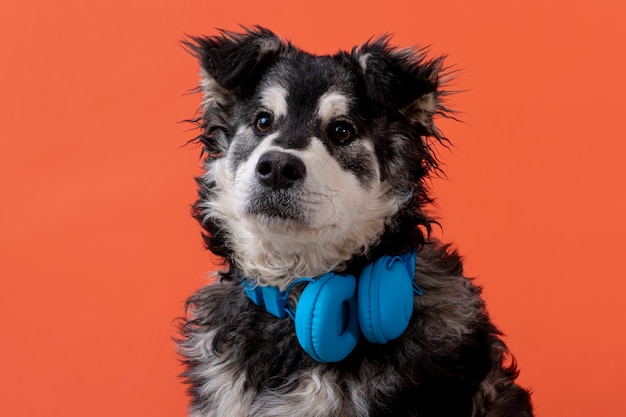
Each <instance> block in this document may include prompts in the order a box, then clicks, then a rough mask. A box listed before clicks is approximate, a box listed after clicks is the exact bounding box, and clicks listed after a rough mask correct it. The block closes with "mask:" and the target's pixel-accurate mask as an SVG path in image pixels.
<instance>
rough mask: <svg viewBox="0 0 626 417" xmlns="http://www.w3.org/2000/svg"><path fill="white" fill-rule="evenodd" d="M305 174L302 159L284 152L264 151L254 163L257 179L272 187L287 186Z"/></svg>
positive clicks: (299, 179) (290, 185)
mask: <svg viewBox="0 0 626 417" xmlns="http://www.w3.org/2000/svg"><path fill="white" fill-rule="evenodd" d="M305 175H306V167H305V166H304V162H303V161H302V159H300V158H298V157H297V156H295V155H291V154H289V153H285V152H279V151H271V152H266V153H264V154H263V155H261V157H260V158H259V162H257V164H256V176H257V178H258V179H259V181H260V182H261V183H263V184H265V185H267V186H270V187H272V188H289V187H292V186H293V185H294V184H296V183H297V182H298V181H301V180H302V179H303V178H304V176H305Z"/></svg>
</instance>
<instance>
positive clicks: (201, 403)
mask: <svg viewBox="0 0 626 417" xmlns="http://www.w3.org/2000/svg"><path fill="white" fill-rule="evenodd" d="M186 45H187V47H188V48H189V49H190V50H191V51H192V52H193V53H194V54H195V56H197V57H198V59H199V61H200V64H201V66H202V68H203V70H204V71H205V72H206V73H207V74H208V75H209V76H210V77H212V78H213V79H214V80H215V82H216V83H217V85H218V87H216V88H219V89H221V91H220V94H221V95H220V97H219V100H217V101H215V102H211V103H209V104H207V105H206V106H205V107H204V108H203V113H202V116H201V117H200V118H199V120H198V123H199V124H200V126H201V129H202V134H201V135H200V136H199V141H200V142H201V143H202V144H203V147H204V153H205V155H206V158H207V161H212V160H217V159H219V158H222V157H223V156H224V155H225V154H227V153H228V152H235V151H236V152H239V153H240V155H238V156H237V157H236V159H239V158H240V159H241V160H245V159H246V158H247V157H248V156H249V155H250V153H251V152H252V149H247V150H246V149H238V150H233V149H230V143H232V140H233V135H234V134H235V132H234V126H236V124H237V123H238V122H239V121H235V119H237V118H238V117H249V116H248V114H249V111H247V110H246V105H247V104H246V103H251V100H254V97H255V94H256V93H257V91H258V90H257V87H258V84H259V83H263V82H264V80H265V79H267V78H268V77H269V78H271V77H272V76H276V77H281V79H284V80H285V83H287V84H288V90H289V91H298V92H300V93H301V95H297V94H294V95H293V96H290V97H289V100H292V101H291V102H289V107H290V108H295V109H298V111H297V112H296V113H297V114H300V115H302V117H303V118H302V119H301V120H289V121H288V122H289V123H293V125H292V126H291V127H285V130H286V131H288V132H290V133H289V134H290V135H291V136H289V135H285V137H291V138H293V139H292V140H291V141H290V142H285V143H282V144H281V146H283V147H285V148H289V147H299V146H300V147H304V146H306V144H305V143H304V142H302V141H306V140H307V138H308V137H310V136H312V135H321V133H320V131H321V130H320V129H321V127H320V126H316V125H314V124H311V122H310V121H309V120H307V119H306V118H305V116H306V115H307V114H309V113H310V112H311V110H310V109H309V108H308V107H307V106H310V105H311V103H313V102H315V100H310V101H303V100H301V99H299V97H303V96H307V97H314V98H316V97H319V94H320V92H321V91H324V90H325V88H329V87H331V85H342V86H344V87H345V89H346V90H350V91H351V92H352V93H353V94H354V96H355V97H356V100H354V102H353V103H352V104H351V106H353V108H352V109H351V114H354V115H356V116H355V118H354V120H352V122H353V123H354V126H355V129H356V130H357V131H358V132H359V133H360V134H363V135H366V136H367V137H372V138H375V139H374V140H373V144H374V147H375V151H376V152H375V153H376V155H377V158H378V160H377V161H370V162H368V161H363V162H362V163H361V164H360V165H359V163H356V162H355V161H354V160H353V159H351V158H350V156H349V154H345V156H344V157H343V158H345V159H344V160H343V161H342V159H341V158H342V156H341V155H342V152H344V151H342V149H340V147H339V146H337V145H334V144H333V143H332V142H330V141H329V142H327V143H326V144H325V146H327V148H328V150H329V152H333V153H334V154H335V155H338V156H337V160H338V161H340V164H341V165H342V167H343V168H344V169H345V170H347V171H351V172H353V173H354V175H355V176H357V177H359V178H367V175H368V174H369V173H370V172H371V167H372V164H374V163H377V164H378V166H379V167H380V172H381V176H382V179H383V180H385V181H388V182H389V183H390V184H392V191H391V193H393V194H394V195H406V196H408V198H407V199H406V201H405V204H404V205H403V206H402V207H400V210H399V211H398V212H397V213H396V214H395V215H394V216H393V218H390V219H388V221H387V223H386V224H387V226H386V228H385V230H384V232H383V233H382V235H381V236H380V237H379V239H378V240H377V241H376V244H374V245H373V246H372V247H370V248H368V250H367V251H366V252H365V254H356V255H354V256H353V257H351V258H350V259H346V260H345V261H346V265H345V269H346V270H347V271H349V272H353V273H355V274H356V273H358V271H359V270H360V269H362V267H363V265H365V264H366V263H368V262H370V261H371V259H375V258H377V257H379V256H381V255H382V254H395V253H400V252H404V251H406V250H408V249H410V248H415V247H417V248H418V255H417V266H416V277H415V281H416V283H417V284H418V285H419V286H420V287H421V288H422V289H423V295H421V296H419V297H415V311H414V313H413V317H412V319H411V321H410V324H409V328H408V329H407V331H406V332H404V333H403V335H402V336H401V337H400V338H399V339H397V340H394V341H392V342H390V343H387V344H385V345H378V344H373V343H369V342H367V341H366V340H364V339H361V341H360V342H359V344H358V345H357V348H356V349H355V350H354V351H353V352H352V353H351V354H350V355H349V356H348V357H347V358H346V359H345V360H343V361H341V362H338V363H331V364H320V363H318V362H315V361H314V360H313V359H311V358H310V357H309V356H308V355H307V354H306V353H305V352H304V351H303V350H302V349H301V348H300V346H299V344H298V342H297V340H296V336H295V333H294V325H293V323H292V322H291V321H290V319H283V320H280V319H277V318H276V317H274V316H272V315H270V314H268V313H267V312H266V311H265V310H264V309H262V308H258V307H256V306H254V305H253V304H252V303H251V302H250V300H248V298H247V297H246V296H245V295H244V293H243V291H242V290H241V285H240V284H241V280H242V277H241V275H242V274H241V271H240V270H239V268H238V266H237V265H238V263H237V260H238V256H239V254H238V253H237V252H236V249H235V248H234V246H233V245H232V244H231V243H230V242H231V236H229V235H228V233H229V230H230V229H229V228H228V227H226V225H225V224H224V220H223V219H220V218H219V217H218V216H208V217H207V215H206V213H205V212H204V211H203V204H204V203H205V202H207V201H214V200H215V199H216V193H217V192H218V191H217V189H216V184H215V183H214V182H210V181H208V182H207V179H206V178H198V179H197V182H198V185H199V200H198V202H197V203H196V205H195V206H194V215H195V217H196V218H197V219H198V220H199V221H200V222H201V224H202V226H203V227H204V229H205V235H204V239H205V242H206V245H207V247H208V249H209V250H211V251H212V252H213V253H214V254H215V255H217V256H218V257H220V258H221V259H223V260H224V264H225V269H224V270H223V271H221V272H220V273H219V280H218V282H216V283H214V284H211V285H208V286H206V287H204V288H201V289H200V290H199V291H198V292H197V293H196V294H194V295H193V296H192V297H190V298H189V300H188V302H187V308H188V311H189V317H188V318H187V319H185V321H184V323H183V324H182V326H181V333H182V338H181V339H180V340H179V343H180V347H181V354H182V355H183V357H184V359H183V360H184V363H185V364H186V372H185V374H184V377H185V379H186V382H187V383H188V384H189V392H190V394H191V408H190V410H191V411H190V412H191V414H192V415H193V416H210V415H214V414H213V413H214V412H215V411H214V410H216V409H218V408H219V406H220V404H219V401H223V400H224V398H231V396H232V398H239V397H241V398H242V400H241V402H245V401H250V402H251V403H252V404H256V405H255V406H254V407H251V408H250V411H249V413H250V414H243V415H255V416H269V415H283V414H272V412H275V413H278V412H279V411H278V410H280V408H274V411H272V410H264V409H263V406H262V405H258V404H257V403H255V401H256V402H263V399H264V398H269V396H270V395H275V396H278V397H280V396H281V395H283V396H287V395H290V394H293V393H294V392H297V391H298V390H299V389H302V387H301V386H300V381H301V380H306V378H308V377H309V376H310V375H320V376H321V377H322V378H327V379H325V380H328V381H333V383H334V384H336V391H337V392H339V393H340V395H339V396H338V397H337V398H335V399H334V403H333V404H330V403H329V404H328V410H329V411H328V412H326V413H324V412H320V413H319V414H310V410H308V409H305V408H304V407H305V406H304V405H302V408H299V407H298V403H297V402H295V403H294V407H293V409H291V410H290V412H289V414H285V415H293V416H300V415H305V416H309V415H319V416H365V415H367V416H394V417H403V416H406V417H408V416H415V417H417V416H419V417H435V416H442V417H443V416H446V417H451V416H458V417H462V416H467V417H470V416H475V417H481V416H482V417H500V416H502V417H504V416H511V417H513V416H515V417H530V416H532V408H531V404H530V398H529V394H528V392H527V391H526V390H524V389H522V388H520V387H519V386H518V385H516V384H515V379H516V378H517V375H518V371H517V367H516V363H515V360H514V359H512V357H511V356H510V354H509V353H508V350H507V348H506V346H505V344H504V343H503V341H502V340H501V333H500V332H499V331H498V329H496V327H495V326H494V325H493V324H492V323H491V321H490V319H489V316H488V314H487V311H486V310H485V305H484V302H483V301H482V299H481V297H480V293H481V289H480V288H479V287H477V286H476V285H474V284H473V283H472V282H471V280H469V279H467V278H465V277H464V276H463V268H462V260H461V258H460V256H459V255H458V254H457V253H456V251H454V250H451V249H450V248H449V246H447V245H442V244H440V243H439V242H437V241H436V240H434V239H432V238H431V237H430V231H431V225H432V224H433V222H434V221H433V220H432V219H431V217H430V216H429V215H428V213H427V211H426V209H427V206H428V205H429V204H430V203H432V198H431V197H430V195H429V193H428V188H427V185H426V182H427V179H428V177H429V176H430V175H432V174H433V173H435V172H436V171H437V170H438V169H439V166H438V161H437V159H436V157H435V156H434V153H433V149H432V148H431V143H430V142H429V138H434V139H435V140H436V141H445V140H446V139H445V138H444V137H443V136H442V134H441V133H440V132H439V131H438V130H437V128H436V127H435V125H434V124H433V122H432V118H433V116H435V115H436V114H443V115H445V114H446V113H447V112H448V109H447V108H446V107H445V106H444V105H443V104H442V101H443V96H444V95H445V93H444V92H443V91H442V89H441V84H442V72H443V71H444V69H443V59H442V58H436V59H433V60H428V59H426V58H425V54H424V51H422V50H397V49H394V48H392V47H391V46H390V45H389V37H384V38H381V39H379V40H376V41H373V42H369V43H367V44H365V45H363V46H361V47H360V48H355V49H354V50H352V51H351V52H340V53H338V54H336V55H333V56H322V57H316V56H313V55H309V54H306V53H304V52H302V51H301V50H299V49H297V48H296V47H294V46H292V45H291V44H289V43H286V42H283V41H280V40H279V39H278V38H277V37H276V36H275V35H274V34H273V33H271V32H270V31H268V30H267V29H263V28H255V29H249V30H246V31H245V33H243V34H233V33H230V32H222V33H221V35H220V36H216V37H201V38H193V39H191V40H189V41H188V42H187V43H186ZM364 56H367V61H366V63H367V70H366V71H365V72H364V71H363V67H362V65H361V63H360V60H363V59H364V58H363V57H364ZM428 94H431V95H433V97H434V98H435V99H436V100H437V101H438V106H437V108H436V109H435V110H433V109H429V108H425V107H424V106H420V105H418V104H416V103H418V102H419V100H420V99H421V98H423V97H425V96H426V95H428ZM250 111H252V109H251V110H250ZM242 115H245V116H242ZM285 123H287V122H285ZM294 126H299V128H295V127H294ZM289 129H291V130H289ZM284 140H286V139H284ZM298 141H300V142H298ZM233 148H235V147H233ZM370 181H371V180H370ZM298 290H300V288H296V291H295V293H296V294H295V295H296V296H297V293H298ZM207 335H211V336H210V337H209V336H207ZM203 341H206V342H207V343H208V345H205V344H203ZM212 367H215V368H216V369H217V368H219V369H222V370H223V371H224V372H227V373H229V375H233V378H241V381H243V382H242V384H241V385H237V386H236V387H235V385H233V387H231V388H223V387H221V388H222V389H225V390H226V391H225V392H226V394H224V392H222V391H220V392H219V393H218V392H217V391H218V388H217V387H215V386H214V385H212V383H211V381H210V380H209V378H211V377H212V376H211V375H212V374H211V372H208V371H207V369H213V368H212ZM213 377H214V376H213ZM233 383H234V382H233ZM207 387H212V388H213V390H209V391H208V392H207ZM355 387H358V390H360V394H358V395H360V396H361V397H360V398H361V401H362V402H363V404H365V406H364V405H363V404H359V403H358V401H355V399H354V395H356V394H354V392H357V391H358V390H357V391H355V389H354V388H355ZM225 396H226V397H225ZM272 398H274V397H272ZM233 401H236V400H233ZM255 407H256V408H255ZM233 415H235V414H233ZM236 415H240V414H236Z"/></svg>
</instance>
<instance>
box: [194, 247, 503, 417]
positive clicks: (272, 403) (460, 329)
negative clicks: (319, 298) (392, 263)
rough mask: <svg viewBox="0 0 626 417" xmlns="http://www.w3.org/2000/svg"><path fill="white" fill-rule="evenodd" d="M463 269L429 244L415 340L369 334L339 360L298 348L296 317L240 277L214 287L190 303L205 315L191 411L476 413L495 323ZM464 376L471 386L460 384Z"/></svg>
mask: <svg viewBox="0 0 626 417" xmlns="http://www.w3.org/2000/svg"><path fill="white" fill-rule="evenodd" d="M433 260H436V263H433ZM460 272H461V270H460V264H459V263H458V258H457V257H456V255H454V254H447V253H446V251H445V249H444V248H440V247H436V246H435V245H432V247H430V246H429V247H427V248H425V249H423V250H421V251H420V252H419V254H418V261H417V268H416V282H417V283H418V284H419V285H420V287H422V288H423V291H424V293H423V295H421V296H417V297H416V298H415V310H416V311H415V313H414V316H413V319H412V320H411V323H410V328H409V329H408V330H407V332H406V333H405V336H403V337H401V338H400V339H398V340H397V341H394V342H392V343H389V344H387V345H376V344H371V343H369V342H367V341H365V340H364V339H361V341H360V342H359V345H358V346H357V349H356V350H355V351H354V352H353V353H352V354H351V355H350V356H349V357H348V358H347V359H346V360H345V361H343V362H340V363H336V364H321V363H317V362H315V361H313V360H312V359H311V358H310V357H309V356H308V355H306V353H304V351H303V350H302V349H301V347H300V346H299V345H298V342H297V340H296V336H295V332H294V324H293V322H291V321H290V320H289V319H283V320H280V319H278V318H275V317H273V316H271V315H269V314H268V313H267V312H265V310H264V309H262V308H259V307H257V306H255V305H254V304H252V303H251V301H250V300H249V299H248V298H247V297H246V296H245V295H244V294H243V291H242V290H241V287H240V285H238V283H237V282H227V281H225V282H223V283H215V284H211V285H209V286H206V287H204V288H203V289H201V290H200V291H198V293H196V294H195V295H194V296H193V297H192V299H191V300H190V301H191V303H192V305H193V317H195V319H194V320H192V321H189V322H188V323H187V325H186V326H185V327H184V331H185V336H186V340H185V341H184V342H183V343H182V346H181V347H182V350H181V353H182V354H183V355H184V357H185V360H186V362H187V364H188V365H189V368H188V371H187V372H186V374H185V376H186V378H187V379H188V381H189V382H190V383H191V389H190V390H191V393H192V394H193V398H194V401H193V403H192V407H191V410H192V411H191V415H192V416H194V417H208V416H225V415H228V416H233V417H235V416H257V417H264V416H289V415H297V416H316V417H322V416H385V415H389V416H405V415H406V416H409V415H420V416H431V415H432V416H435V415H447V414H440V412H441V411H445V412H449V413H452V414H450V415H470V414H471V411H470V410H471V407H472V403H471V395H472V394H473V392H475V391H476V390H477V389H478V384H476V383H472V382H471V381H480V380H482V379H483V378H484V377H485V375H486V374H487V372H488V368H489V366H490V363H489V362H488V361H486V360H485V359H481V358H485V357H488V356H489V350H490V349H491V348H490V347H489V345H488V341H489V340H490V336H489V333H490V332H491V331H494V330H495V329H492V328H491V327H490V325H489V323H488V321H487V318H486V317H485V316H484V315H483V310H482V305H483V304H482V301H481V300H480V297H479V293H480V291H479V289H478V288H476V287H475V286H474V285H472V284H471V282H470V281H468V280H467V279H465V278H463V277H462V276H461V274H460ZM481 328H482V329H481ZM477 333H481V334H482V336H480V337H479V338H477ZM469 335H471V338H472V342H471V345H472V346H467V342H468V339H469V337H468V336H469ZM481 338H482V339H483V340H482V342H478V341H480V339H481ZM442 358H447V359H446V360H445V361H443V360H441V359H442ZM460 374H465V377H466V378H467V381H466V382H465V383H458V381H457V379H458V376H459V375H460ZM432 409H437V410H439V411H438V412H437V413H432V412H430V411H429V410H432ZM294 410H297V412H296V413H295V414H294Z"/></svg>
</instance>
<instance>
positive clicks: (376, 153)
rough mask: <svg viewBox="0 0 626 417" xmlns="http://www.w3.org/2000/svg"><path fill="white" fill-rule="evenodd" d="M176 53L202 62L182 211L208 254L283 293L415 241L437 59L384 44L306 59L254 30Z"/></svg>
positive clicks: (423, 222)
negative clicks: (197, 161)
mask: <svg viewBox="0 0 626 417" xmlns="http://www.w3.org/2000/svg"><path fill="white" fill-rule="evenodd" d="M187 47H188V48H189V49H190V50H191V51H192V53H193V54H194V55H195V56H197V58H198V59H199V61H200V64H201V74H202V80H201V86H200V88H201V90H202V92H203V94H204V100H203V102H202V108H201V117H200V118H199V122H200V124H201V128H202V134H201V135H200V136H199V140H200V141H201V142H202V144H203V146H204V152H205V153H206V155H207V158H206V161H205V170H206V172H205V174H204V175H202V176H201V177H199V178H198V183H199V190H200V191H199V194H200V199H199V200H198V202H197V203H196V205H195V206H194V208H195V215H196V217H197V218H198V219H199V220H200V221H201V223H202V224H203V226H204V228H205V229H206V230H207V232H208V233H207V235H206V236H205V240H206V242H207V245H208V247H209V248H210V249H211V250H212V251H213V252H215V253H216V254H217V255H220V256H222V257H224V258H226V259H227V261H228V262H229V263H230V264H231V266H232V267H234V268H237V269H238V271H239V272H240V273H242V274H244V275H245V276H247V277H249V278H253V279H257V280H258V281H259V282H261V283H262V284H270V285H276V286H279V287H281V288H285V286H286V285H288V284H289V283H290V282H292V281H293V280H294V279H295V278H296V277H306V276H309V277H312V276H317V275H320V274H323V273H325V272H328V271H330V270H341V269H345V268H346V267H347V265H348V264H349V262H350V260H351V259H356V258H358V257H367V256H369V255H371V254H372V253H373V252H376V250H377V248H380V247H381V246H385V247H386V248H385V250H386V251H387V252H394V251H395V252H398V251H402V250H406V249H407V248H410V247H414V246H416V245H419V244H420V243H423V241H424V238H425V235H426V234H427V233H428V232H429V230H430V220H429V218H428V217H427V216H426V215H425V214H424V210H423V206H424V205H425V204H427V203H428V202H430V199H429V197H428V194H427V190H426V186H425V184H424V181H425V179H426V178H427V177H428V175H429V174H430V173H431V172H432V171H433V170H436V169H437V161H436V158H435V156H434V153H433V150H432V149H431V146H430V143H431V142H429V138H435V139H436V140H442V139H443V137H442V136H441V134H440V133H439V131H438V129H437V128H436V127H435V125H434V123H433V116H434V115H436V114H441V113H445V111H446V109H445V107H443V105H442V104H441V101H442V100H441V99H442V94H443V93H442V91H441V90H440V83H441V82H440V79H441V74H440V73H441V71H442V61H443V60H442V58H436V59H433V60H427V59H426V58H425V56H424V54H423V51H421V50H418V49H407V50H398V49H395V48H392V47H391V46H389V38H388V37H383V38H380V39H378V40H376V41H372V42H368V43H366V44H364V45H362V46H361V47H358V48H354V49H353V50H352V51H350V52H339V53H337V54H335V55H332V56H328V55H325V56H316V55H311V54H308V53H306V52H304V51H302V50H300V49H298V48H296V47H294V46H293V45H291V44H290V43H287V42H284V41H281V40H280V39H279V38H278V37H277V36H276V35H274V34H273V33H272V32H270V31H268V30H266V29H263V28H255V29H249V30H246V31H245V32H244V33H241V34H235V33H230V32H221V33H220V35H219V36H215V37H198V38H192V39H190V40H189V41H188V42H187Z"/></svg>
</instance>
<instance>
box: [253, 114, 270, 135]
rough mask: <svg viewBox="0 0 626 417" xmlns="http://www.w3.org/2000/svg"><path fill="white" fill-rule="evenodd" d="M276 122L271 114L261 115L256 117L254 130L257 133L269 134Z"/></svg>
mask: <svg viewBox="0 0 626 417" xmlns="http://www.w3.org/2000/svg"><path fill="white" fill-rule="evenodd" d="M273 124H274V121H273V120H272V116H271V115H270V114H269V113H261V114H259V115H258V116H257V117H256V120H255V121H254V128H255V129H256V130H257V132H260V133H267V132H269V131H270V129H271V128H272V125H273Z"/></svg>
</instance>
